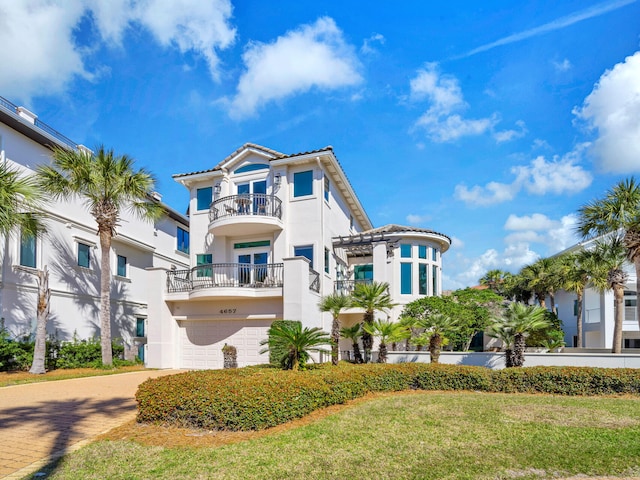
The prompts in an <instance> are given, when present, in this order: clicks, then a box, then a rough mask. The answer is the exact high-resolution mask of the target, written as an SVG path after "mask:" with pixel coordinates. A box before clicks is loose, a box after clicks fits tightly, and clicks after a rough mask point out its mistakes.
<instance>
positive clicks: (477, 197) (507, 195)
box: [454, 182, 519, 206]
mask: <svg viewBox="0 0 640 480" xmlns="http://www.w3.org/2000/svg"><path fill="white" fill-rule="evenodd" d="M518 189H519V188H517V186H514V185H513V184H506V183H499V182H489V183H487V185H486V186H484V187H481V186H479V185H475V186H473V187H471V188H470V189H469V188H467V186H466V185H463V184H459V185H456V188H455V193H454V196H455V198H457V199H458V200H462V201H463V202H465V203H467V204H469V205H480V206H487V205H494V204H496V203H502V202H508V201H510V200H513V198H514V197H515V196H516V193H517V192H518Z"/></svg>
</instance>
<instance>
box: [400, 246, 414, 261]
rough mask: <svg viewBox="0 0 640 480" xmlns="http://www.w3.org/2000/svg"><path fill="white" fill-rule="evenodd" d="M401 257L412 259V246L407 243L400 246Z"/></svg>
mask: <svg viewBox="0 0 640 480" xmlns="http://www.w3.org/2000/svg"><path fill="white" fill-rule="evenodd" d="M400 257H401V258H411V245H409V244H406V243H403V244H401V245H400Z"/></svg>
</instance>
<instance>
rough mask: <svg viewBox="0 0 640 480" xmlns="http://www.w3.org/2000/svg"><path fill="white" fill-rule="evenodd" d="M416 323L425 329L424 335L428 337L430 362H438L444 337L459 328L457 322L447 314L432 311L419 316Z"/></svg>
mask: <svg viewBox="0 0 640 480" xmlns="http://www.w3.org/2000/svg"><path fill="white" fill-rule="evenodd" d="M418 325H419V326H420V327H422V328H424V329H425V333H424V335H426V336H427V337H428V338H429V356H430V358H431V363H438V361H439V360H440V350H441V349H442V341H443V339H444V337H446V336H447V335H450V334H452V333H455V332H456V331H457V330H458V329H459V328H460V327H459V322H458V321H457V320H456V319H454V318H452V317H450V316H448V315H444V314H442V313H434V314H431V315H427V316H425V317H424V318H421V319H420V320H419V322H418Z"/></svg>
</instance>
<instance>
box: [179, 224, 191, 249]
mask: <svg viewBox="0 0 640 480" xmlns="http://www.w3.org/2000/svg"><path fill="white" fill-rule="evenodd" d="M177 241H178V251H179V252H182V253H189V232H187V231H186V230H184V229H183V228H180V227H178V238H177Z"/></svg>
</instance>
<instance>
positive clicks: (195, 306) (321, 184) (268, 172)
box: [147, 143, 451, 368]
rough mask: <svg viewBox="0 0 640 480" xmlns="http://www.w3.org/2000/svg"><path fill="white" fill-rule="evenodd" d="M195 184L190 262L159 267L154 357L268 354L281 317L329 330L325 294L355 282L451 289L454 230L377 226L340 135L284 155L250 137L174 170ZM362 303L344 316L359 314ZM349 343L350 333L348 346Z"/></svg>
mask: <svg viewBox="0 0 640 480" xmlns="http://www.w3.org/2000/svg"><path fill="white" fill-rule="evenodd" d="M174 178H175V179H176V181H178V182H180V183H182V184H183V185H184V186H185V187H186V188H187V189H188V190H189V194H190V204H189V212H190V232H191V254H190V256H191V258H190V268H188V269H182V270H173V271H168V272H167V271H164V270H163V269H156V270H154V273H155V277H154V280H153V285H154V288H153V291H154V292H156V293H157V298H156V300H155V301H153V302H150V304H149V317H150V318H151V319H153V320H152V321H150V322H149V331H148V356H147V365H148V366H150V367H159V368H168V367H173V368H221V367H222V362H223V357H222V347H223V346H224V344H225V343H227V344H229V345H233V346H235V347H236V349H237V352H238V365H239V366H244V365H250V364H256V363H263V362H265V361H267V359H268V357H267V356H266V355H265V354H260V353H259V351H260V346H259V343H260V341H261V340H263V339H265V338H267V330H268V328H269V327H270V325H271V323H272V322H273V321H274V320H278V319H287V320H299V321H301V322H302V323H303V325H304V326H306V327H320V328H322V329H324V330H325V331H328V330H329V329H330V326H331V315H330V314H329V313H324V314H323V313H321V312H320V311H319V310H318V303H319V301H320V298H321V297H322V296H323V295H328V294H330V293H333V292H334V291H342V292H345V293H349V292H350V291H351V290H352V289H353V286H354V284H355V283H357V282H367V281H373V280H375V281H380V282H388V283H389V284H390V294H391V296H392V298H393V300H394V301H395V302H397V303H399V304H400V305H399V306H398V307H396V308H394V309H393V311H392V312H390V317H391V318H392V319H396V318H397V316H398V315H399V313H400V311H401V309H402V305H403V304H406V303H408V302H410V301H412V300H415V299H417V298H420V297H422V296H426V295H439V294H440V293H441V290H442V287H441V277H442V273H441V271H442V254H443V253H444V252H445V251H446V250H447V249H448V248H449V246H450V243H451V242H450V239H449V238H448V237H447V236H445V235H443V234H440V233H437V232H433V231H431V230H426V229H419V228H412V227H401V226H398V225H388V226H385V227H381V228H377V229H374V228H373V227H372V225H371V221H370V220H369V217H368V216H367V214H366V212H365V211H364V208H363V207H362V204H361V203H360V201H359V199H358V197H357V196H356V194H355V192H354V191H353V188H352V186H351V184H350V183H349V180H348V179H347V177H346V175H345V173H344V171H343V170H342V167H341V166H340V163H339V162H338V159H337V158H336V156H335V155H334V153H333V149H332V147H326V148H323V149H320V150H315V151H310V152H304V153H298V154H293V155H285V154H282V153H279V152H276V151H274V150H271V149H268V148H265V147H262V146H259V145H255V144H250V143H247V144H245V145H243V146H242V147H241V148H239V149H238V150H236V151H235V152H233V153H232V154H231V155H229V156H228V157H227V158H225V159H224V160H222V161H221V162H220V163H219V164H218V165H217V166H215V167H214V168H212V169H209V170H202V171H199V172H193V173H186V174H179V175H175V176H174ZM361 318H362V312H361V311H357V310H355V309H353V310H351V311H349V312H347V313H345V314H344V315H343V317H342V321H343V322H344V323H343V324H344V325H349V324H350V323H353V322H355V321H360V320H361ZM349 348H350V345H346V344H345V345H344V348H342V349H343V350H348V349H349Z"/></svg>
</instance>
